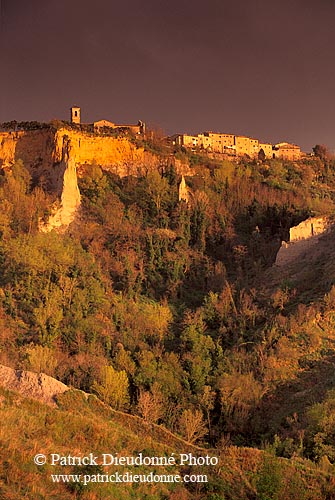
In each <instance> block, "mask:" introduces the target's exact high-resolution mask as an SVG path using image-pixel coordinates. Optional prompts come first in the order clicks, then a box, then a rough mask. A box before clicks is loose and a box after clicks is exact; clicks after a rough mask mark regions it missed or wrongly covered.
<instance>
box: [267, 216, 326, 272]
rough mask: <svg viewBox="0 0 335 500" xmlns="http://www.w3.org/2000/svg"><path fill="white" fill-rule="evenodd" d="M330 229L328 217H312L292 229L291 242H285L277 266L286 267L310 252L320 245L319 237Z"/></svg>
mask: <svg viewBox="0 0 335 500" xmlns="http://www.w3.org/2000/svg"><path fill="white" fill-rule="evenodd" d="M329 227H330V223H329V219H328V218H327V217H311V218H310V219H306V220H304V221H302V222H301V223H300V224H298V225H297V226H293V227H291V228H290V241H289V242H286V241H283V242H282V244H281V247H280V249H279V251H278V253H277V257H276V262H275V264H276V265H277V266H283V265H286V264H288V263H290V262H292V261H293V260H295V259H297V258H299V257H300V256H301V255H302V254H304V253H306V252H308V250H309V248H311V246H313V245H315V244H317V243H318V240H319V236H321V235H322V234H324V233H325V232H326V231H327V230H328V229H329Z"/></svg>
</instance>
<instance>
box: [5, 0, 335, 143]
mask: <svg viewBox="0 0 335 500" xmlns="http://www.w3.org/2000/svg"><path fill="white" fill-rule="evenodd" d="M0 3H1V11H2V19H1V28H2V32H1V45H0V53H1V56H0V57H1V64H0V68H1V76H0V121H8V120H12V119H16V120H40V121H49V120H51V119H53V118H60V119H67V118H68V108H69V107H70V106H71V105H72V104H77V105H79V106H81V108H82V119H83V121H85V122H92V121H93V120H96V119H100V118H106V119H110V120H111V121H114V122H116V123H125V122H126V123H128V122H136V121H137V120H138V119H139V118H140V119H142V120H144V121H146V122H149V123H150V124H152V125H156V126H159V127H161V128H163V129H164V130H165V131H166V132H167V133H174V132H182V131H184V132H201V131H204V130H214V131H223V132H233V133H240V134H245V135H251V136H254V137H257V138H259V139H262V140H266V141H270V142H278V141H282V140H288V141H291V142H296V143H297V144H299V145H301V146H302V147H303V148H304V149H305V150H310V149H311V147H312V146H314V145H315V144H316V143H325V144H327V145H328V146H329V147H330V148H331V149H335V64H334V60H333V59H334V55H333V54H334V49H335V1H334V0H313V1H312V0H280V1H279V0H276V1H274V0H243V1H242V0H235V1H233V0H231V1H229V2H228V1H226V0H207V1H205V0H204V1H203V2H200V1H199V0H178V1H177V0H142V2H141V1H139V0H95V1H94V0H0Z"/></svg>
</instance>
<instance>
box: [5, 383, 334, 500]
mask: <svg viewBox="0 0 335 500" xmlns="http://www.w3.org/2000/svg"><path fill="white" fill-rule="evenodd" d="M0 400H1V409H0V418H1V422H2V425H1V427H0V450H1V455H2V460H1V462H0V498H1V499H3V500H5V499H6V500H9V499H11V500H12V499H13V500H14V499H15V500H16V499H21V498H24V499H28V500H37V499H44V498H46V499H54V500H56V499H59V498H62V499H70V498H71V499H73V498H83V499H90V500H95V499H106V498H110V499H113V500H114V499H119V500H123V499H131V498H134V499H151V500H155V499H178V500H182V499H184V500H187V499H189V498H199V499H200V498H207V499H211V500H220V499H226V500H227V499H231V500H233V499H234V500H237V499H252V498H264V499H265V498H277V496H270V497H267V496H264V495H266V494H269V492H270V491H272V492H273V495H281V496H282V497H283V498H285V500H289V499H297V498H299V499H310V500H312V499H320V498H325V499H326V498H329V499H330V498H332V497H331V496H330V495H331V491H332V490H333V489H335V479H334V476H331V475H330V474H328V472H327V471H326V472H324V471H322V470H320V469H317V468H316V466H314V465H313V464H312V463H311V462H307V461H304V462H303V461H288V460H284V459H279V458H274V457H273V456H272V455H270V454H268V453H265V452H261V451H259V450H256V449H251V448H237V447H223V448H222V449H221V451H219V452H218V451H216V452H215V455H220V464H219V465H220V466H219V467H217V468H211V467H204V466H203V467H198V468H196V467H193V468H192V470H190V468H187V467H184V468H181V467H178V466H177V467H172V468H170V470H168V469H166V468H164V467H159V468H156V472H158V473H161V474H164V473H170V474H171V473H177V470H178V471H179V472H180V473H181V474H183V473H184V474H185V473H190V472H191V473H198V474H205V473H207V474H208V475H209V482H208V483H207V484H206V485H202V484H198V485H197V486H193V487H192V486H191V487H190V488H189V489H188V490H187V489H186V488H185V487H183V486H182V485H177V486H175V485H164V484H148V485H145V484H143V485H133V486H132V485H131V484H121V483H119V484H115V485H113V484H107V483H105V484H96V485H92V486H89V487H86V488H85V489H82V490H81V491H79V490H77V491H73V490H72V491H71V489H70V487H69V485H64V484H54V483H52V482H51V479H50V474H51V473H53V474H57V473H58V474H64V473H74V474H78V473H84V474H85V473H86V474H97V473H98V472H100V473H107V472H109V473H112V472H113V468H112V467H108V468H107V470H100V471H97V470H96V469H95V470H94V469H93V470H92V469H88V470H87V469H86V471H83V470H80V469H82V468H80V467H74V466H69V467H60V466H59V467H57V466H54V467H51V466H50V465H45V466H42V467H37V466H36V465H34V464H33V461H32V458H33V456H34V455H35V454H36V453H44V454H46V455H48V454H50V453H59V454H62V455H68V454H72V455H79V456H80V455H85V454H88V453H89V452H93V453H95V454H99V453H111V454H115V453H119V454H120V455H121V456H129V455H137V454H138V453H139V452H142V453H143V454H146V455H149V456H163V455H165V454H166V455H167V456H169V455H170V453H172V452H175V453H176V454H177V456H178V453H181V452H183V453H185V452H188V453H190V452H191V453H193V455H195V454H197V453H198V454H199V455H206V454H207V451H206V450H201V449H199V448H197V447H193V446H192V445H189V444H187V443H185V442H183V441H182V440H181V439H178V438H177V437H173V436H172V435H171V434H169V433H167V432H165V431H164V430H161V429H160V428H159V427H158V426H156V427H152V426H149V425H148V424H146V423H144V422H143V421H142V420H141V419H139V418H137V417H130V416H128V415H125V414H122V413H121V412H115V411H113V410H111V409H110V408H109V407H107V406H106V405H104V404H102V403H101V402H100V401H99V400H97V398H95V397H89V398H88V400H86V399H85V397H84V396H83V394H82V393H80V392H78V391H70V392H67V393H65V394H63V395H62V396H60V397H59V401H58V408H50V407H48V406H46V405H43V404H41V403H38V402H35V401H31V400H28V399H26V398H22V397H21V396H19V395H17V394H15V393H13V392H10V391H6V390H4V389H0ZM118 469H120V467H119V468H118ZM127 469H129V470H131V469H132V468H131V467H129V468H127ZM157 469H159V470H157ZM151 470H153V468H145V467H139V468H137V470H136V473H143V472H145V471H146V472H147V473H149V472H150V471H151ZM297 492H300V493H299V496H296V495H297ZM327 492H328V493H327ZM262 495H263V496H262Z"/></svg>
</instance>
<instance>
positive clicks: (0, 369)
mask: <svg viewBox="0 0 335 500" xmlns="http://www.w3.org/2000/svg"><path fill="white" fill-rule="evenodd" d="M0 385H1V386H2V387H4V388H5V389H8V390H11V391H16V392H18V393H20V394H22V395H23V396H25V397H28V398H32V399H37V400H38V401H42V402H43V403H46V404H49V405H56V403H55V396H57V394H62V393H63V392H65V391H68V390H69V387H68V386H67V385H65V384H63V383H62V382H59V380H56V379H55V378H52V377H49V376H48V375H45V374H44V373H33V372H29V371H23V370H14V369H13V368H9V367H8V366H3V365H0Z"/></svg>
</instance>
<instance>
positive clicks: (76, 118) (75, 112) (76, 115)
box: [70, 106, 80, 124]
mask: <svg viewBox="0 0 335 500" xmlns="http://www.w3.org/2000/svg"><path fill="white" fill-rule="evenodd" d="M70 110H71V123H78V124H79V123H80V108H78V106H72V108H70Z"/></svg>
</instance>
